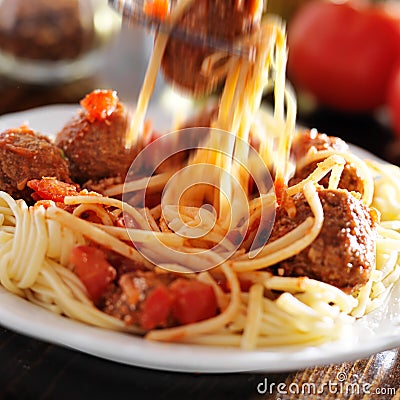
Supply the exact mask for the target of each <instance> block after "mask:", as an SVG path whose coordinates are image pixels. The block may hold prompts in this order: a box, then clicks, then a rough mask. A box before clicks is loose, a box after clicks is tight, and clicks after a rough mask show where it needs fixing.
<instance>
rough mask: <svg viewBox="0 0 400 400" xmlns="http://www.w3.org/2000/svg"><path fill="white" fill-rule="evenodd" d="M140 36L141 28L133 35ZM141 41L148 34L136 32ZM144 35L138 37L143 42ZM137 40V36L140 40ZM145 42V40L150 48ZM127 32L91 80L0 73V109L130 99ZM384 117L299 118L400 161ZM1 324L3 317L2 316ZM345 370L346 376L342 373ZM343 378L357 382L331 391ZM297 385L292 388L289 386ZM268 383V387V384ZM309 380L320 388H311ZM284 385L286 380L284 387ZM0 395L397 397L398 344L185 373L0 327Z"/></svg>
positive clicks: (133, 47)
mask: <svg viewBox="0 0 400 400" xmlns="http://www.w3.org/2000/svg"><path fill="white" fill-rule="evenodd" d="M136 34H137V33H136ZM137 37H139V39H140V38H141V39H143V40H145V41H146V40H148V39H145V38H143V37H142V36H140V34H137ZM141 39H140V40H141ZM140 40H139V42H140ZM145 47H146V46H145ZM143 50H144V53H141V54H139V55H138V51H139V50H138V43H137V41H135V40H132V33H129V32H128V33H127V32H124V33H123V34H122V35H121V36H120V37H118V38H117V39H116V41H115V42H114V43H113V45H112V46H111V47H110V48H109V50H108V54H107V59H106V63H105V65H104V66H103V67H102V68H100V69H99V71H98V72H96V74H94V75H93V76H92V77H90V78H85V79H82V80H80V81H77V82H73V83H70V84H65V85H60V86H51V87H50V86H37V85H27V84H24V83H21V82H13V81H10V80H8V79H6V78H0V115H2V114H5V113H8V112H12V111H18V110H22V109H27V108H31V107H35V106H40V105H44V104H51V103H76V102H77V101H78V100H79V99H80V98H81V97H82V96H83V95H84V94H86V93H87V92H88V91H90V90H92V89H93V88H98V87H102V88H105V87H109V88H114V89H117V90H118V92H119V94H120V97H121V98H122V99H123V100H124V101H133V100H134V98H135V96H136V95H137V91H138V85H139V83H140V80H141V79H142V75H143V72H144V65H143V54H145V53H146V51H145V48H143V46H142V47H140V51H141V52H143ZM380 120H381V118H377V117H376V116H371V115H358V116H355V115H343V114H338V113H336V112H333V111H331V110H326V109H319V110H316V111H315V112H313V113H310V114H307V115H301V116H300V121H301V122H302V123H304V124H306V125H308V126H314V127H317V128H318V129H319V130H320V131H325V132H327V133H330V134H333V135H336V136H341V137H342V138H344V139H345V140H348V141H350V142H353V143H355V144H358V145H360V146H362V147H364V148H366V149H368V150H370V151H372V152H373V153H375V154H377V155H379V156H381V157H383V158H386V159H388V160H391V161H392V162H397V163H399V161H400V146H399V145H398V143H397V142H396V141H394V139H393V135H392V133H391V132H390V129H389V128H388V127H387V126H386V125H385V124H384V123H382V122H380ZM0 325H1V321H0ZM338 374H345V375H338ZM338 376H346V380H347V381H348V382H352V383H357V384H358V386H357V387H359V388H362V387H364V388H367V389H369V393H367V392H366V391H363V390H361V389H360V390H359V392H358V393H357V390H349V391H347V392H340V390H336V393H334V389H328V386H327V385H328V384H329V383H331V384H332V385H333V386H332V387H333V388H334V387H335V386H334V385H335V383H336V384H337V383H338V382H339V381H338ZM265 382H268V384H269V387H272V384H275V388H276V387H277V385H278V384H280V383H281V384H284V385H285V387H286V388H290V387H292V388H296V387H300V388H302V387H303V388H304V390H303V394H301V393H300V394H290V393H287V394H284V393H281V392H280V391H278V390H276V389H275V390H272V393H269V391H267V392H266V393H263V391H264V388H265ZM291 384H292V386H290V385H291ZM263 385H264V386H263ZM310 385H312V386H313V387H315V388H319V389H320V390H323V388H325V390H323V393H322V394H315V395H313V394H310V393H312V392H310V390H309V389H307V388H310V387H311V386H310ZM281 387H283V386H281ZM0 398H1V399H18V400H20V399H58V400H62V399H68V400H72V399H96V400H100V399H180V398H186V399H232V400H234V399H238V400H239V399H240V400H242V399H261V398H262V399H369V398H371V399H400V355H399V350H398V349H393V350H388V351H385V352H382V353H379V354H375V355H372V356H371V357H370V358H367V359H363V360H358V361H355V362H354V361H352V362H345V363H343V364H337V365H328V366H316V367H313V368H308V369H305V370H300V371H294V372H290V373H280V374H263V373H243V374H185V373H172V372H163V371H154V370H148V369H144V368H136V367H131V366H126V365H122V364H118V363H114V362H110V361H106V360H103V359H99V358H96V357H92V356H89V355H86V354H83V353H80V352H77V351H74V350H70V349H66V348H62V347H59V346H56V345H53V344H49V343H44V342H42V341H39V340H35V339H31V338H29V337H27V336H22V335H20V334H17V333H14V332H13V331H12V330H9V329H5V328H2V327H1V326H0Z"/></svg>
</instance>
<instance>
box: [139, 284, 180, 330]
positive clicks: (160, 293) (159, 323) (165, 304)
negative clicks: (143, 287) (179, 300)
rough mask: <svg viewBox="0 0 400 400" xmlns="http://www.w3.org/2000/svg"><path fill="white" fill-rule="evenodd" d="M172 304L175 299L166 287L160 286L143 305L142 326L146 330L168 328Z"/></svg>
mask: <svg viewBox="0 0 400 400" xmlns="http://www.w3.org/2000/svg"><path fill="white" fill-rule="evenodd" d="M172 304H173V299H172V296H171V294H170V292H169V291H168V289H167V288H166V287H165V286H164V285H158V286H157V287H156V288H155V289H153V290H152V291H151V292H150V294H149V295H148V297H147V299H146V300H145V301H144V303H143V305H142V313H141V316H140V326H141V327H142V328H143V329H146V330H150V329H154V328H157V327H164V326H166V325H167V321H168V317H169V315H170V313H171V307H172Z"/></svg>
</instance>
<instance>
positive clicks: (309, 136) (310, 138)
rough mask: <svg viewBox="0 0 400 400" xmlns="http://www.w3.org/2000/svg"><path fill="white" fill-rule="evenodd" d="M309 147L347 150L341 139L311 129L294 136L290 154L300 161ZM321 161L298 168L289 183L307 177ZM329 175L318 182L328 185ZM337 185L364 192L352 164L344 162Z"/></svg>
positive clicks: (317, 149)
mask: <svg viewBox="0 0 400 400" xmlns="http://www.w3.org/2000/svg"><path fill="white" fill-rule="evenodd" d="M311 148H314V149H315V150H316V151H324V150H332V151H334V152H335V151H336V152H347V151H348V150H349V146H348V145H347V143H346V142H344V141H343V140H342V139H340V138H338V137H335V136H328V135H326V134H324V133H318V132H316V131H315V130H311V131H305V132H301V133H299V135H298V136H297V137H296V138H295V140H294V143H293V146H292V154H293V155H294V157H295V158H296V160H297V161H301V159H302V158H303V157H305V156H306V154H307V152H308V151H309V150H310V149H311ZM321 161H323V158H322V159H320V160H317V161H313V162H311V163H309V164H306V165H304V166H303V167H302V168H301V169H298V170H297V171H296V173H295V175H294V177H293V178H292V179H291V180H290V182H289V185H290V186H291V185H295V184H296V183H298V182H300V181H302V180H303V179H305V178H307V177H308V176H309V175H310V174H311V173H312V172H313V171H314V170H315V169H316V168H317V164H318V163H319V162H321ZM329 177H330V174H328V175H326V176H325V177H324V178H323V179H321V181H320V182H319V183H320V184H321V185H322V186H324V187H328V184H329ZM338 187H339V188H341V189H347V190H349V191H355V192H358V193H361V194H363V193H364V183H363V180H362V177H361V176H360V174H359V172H358V171H357V168H356V167H354V165H352V164H350V163H348V162H346V164H345V166H344V169H343V172H342V176H341V178H340V181H339V185H338Z"/></svg>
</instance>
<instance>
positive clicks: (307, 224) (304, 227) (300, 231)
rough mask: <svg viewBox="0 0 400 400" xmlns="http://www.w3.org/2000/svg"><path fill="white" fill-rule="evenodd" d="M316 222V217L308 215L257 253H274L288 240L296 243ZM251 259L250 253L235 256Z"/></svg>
mask: <svg viewBox="0 0 400 400" xmlns="http://www.w3.org/2000/svg"><path fill="white" fill-rule="evenodd" d="M313 224H314V219H313V218H312V217H308V218H307V219H306V220H305V221H303V222H302V223H301V224H299V225H298V226H296V228H294V229H292V230H291V231H290V232H288V233H287V234H286V235H285V236H282V237H280V238H278V239H276V240H274V241H273V242H271V243H268V244H266V245H265V246H264V247H263V249H262V250H261V251H259V252H258V253H257V255H258V257H263V256H266V255H268V254H274V253H276V252H278V251H279V250H281V249H284V248H285V247H286V246H287V244H288V242H290V243H294V242H296V241H298V240H301V239H302V238H303V237H304V235H305V234H306V233H307V232H309V231H310V229H311V228H312V226H313ZM248 259H249V253H245V254H242V255H240V256H238V257H235V258H234V261H235V262H236V261H245V260H248Z"/></svg>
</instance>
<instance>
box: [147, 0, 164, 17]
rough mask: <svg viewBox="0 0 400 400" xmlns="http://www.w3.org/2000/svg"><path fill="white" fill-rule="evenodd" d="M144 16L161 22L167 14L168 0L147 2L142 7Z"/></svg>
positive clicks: (150, 0) (149, 0)
mask: <svg viewBox="0 0 400 400" xmlns="http://www.w3.org/2000/svg"><path fill="white" fill-rule="evenodd" d="M143 11H144V13H145V14H146V15H149V16H151V17H154V18H158V19H161V20H163V19H164V18H165V17H166V16H167V15H168V13H169V1H168V0H148V1H146V2H145V3H144V5H143Z"/></svg>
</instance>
